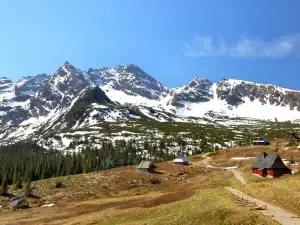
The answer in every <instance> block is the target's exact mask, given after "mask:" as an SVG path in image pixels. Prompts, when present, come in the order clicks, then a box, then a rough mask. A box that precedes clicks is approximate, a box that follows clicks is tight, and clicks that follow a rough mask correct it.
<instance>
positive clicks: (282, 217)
mask: <svg viewBox="0 0 300 225" xmlns="http://www.w3.org/2000/svg"><path fill="white" fill-rule="evenodd" d="M225 189H226V190H228V191H229V192H230V193H231V194H233V195H235V196H237V197H238V198H242V199H245V200H247V201H249V202H251V203H255V205H257V206H258V207H264V206H266V210H262V213H264V214H265V215H267V216H272V217H273V218H274V219H275V220H276V221H278V222H279V223H281V224H282V225H298V224H299V225H300V219H299V218H298V217H297V215H295V214H293V213H290V212H288V211H286V210H284V209H281V208H279V207H276V206H273V205H271V204H269V203H266V202H264V201H261V200H258V199H255V198H252V197H250V196H248V195H246V194H244V193H242V192H241V191H239V190H236V189H234V188H232V187H226V188H225Z"/></svg>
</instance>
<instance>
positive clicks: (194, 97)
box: [174, 77, 213, 103]
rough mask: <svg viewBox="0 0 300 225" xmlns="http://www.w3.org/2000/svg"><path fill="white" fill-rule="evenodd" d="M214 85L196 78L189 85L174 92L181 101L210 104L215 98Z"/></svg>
mask: <svg viewBox="0 0 300 225" xmlns="http://www.w3.org/2000/svg"><path fill="white" fill-rule="evenodd" d="M212 85H213V83H212V82H210V81H209V80H207V79H203V78H199V77H196V78H195V79H194V80H192V81H191V82H190V83H189V84H188V85H185V86H183V87H182V88H176V89H174V91H175V92H176V93H177V98H178V100H179V101H186V102H193V103H195V102H208V101H210V100H211V99H212V98H213V92H212V90H211V88H212Z"/></svg>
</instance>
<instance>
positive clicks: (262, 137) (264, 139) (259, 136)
mask: <svg viewBox="0 0 300 225" xmlns="http://www.w3.org/2000/svg"><path fill="white" fill-rule="evenodd" d="M255 138H261V139H262V140H263V141H265V142H269V141H268V139H267V138H265V137H264V136H261V135H257V136H255V137H254V139H253V141H255Z"/></svg>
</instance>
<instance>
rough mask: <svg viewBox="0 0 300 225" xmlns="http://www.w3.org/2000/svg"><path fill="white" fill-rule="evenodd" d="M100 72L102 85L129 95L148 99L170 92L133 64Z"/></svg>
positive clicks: (106, 88)
mask: <svg viewBox="0 0 300 225" xmlns="http://www.w3.org/2000/svg"><path fill="white" fill-rule="evenodd" d="M99 72H100V77H101V87H103V88H104V90H107V91H109V90H110V89H114V90H118V91H123V92H125V93H126V94H128V95H133V96H142V97H145V98H148V99H156V100H158V99H160V98H161V97H162V96H166V95H167V94H168V92H169V90H168V88H166V87H165V86H164V85H163V84H162V83H160V82H159V81H157V80H156V79H154V78H153V77H152V76H150V75H148V74H147V73H146V72H144V71H143V70H142V69H140V68H139V67H138V66H135V65H133V64H129V65H120V66H117V67H116V68H112V69H103V70H101V71H99Z"/></svg>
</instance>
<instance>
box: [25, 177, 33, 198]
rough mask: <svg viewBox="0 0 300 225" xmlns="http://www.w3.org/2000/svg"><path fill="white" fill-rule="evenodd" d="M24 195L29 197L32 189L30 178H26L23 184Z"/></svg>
mask: <svg viewBox="0 0 300 225" xmlns="http://www.w3.org/2000/svg"><path fill="white" fill-rule="evenodd" d="M24 196H25V197H31V196H32V191H31V180H28V181H27V182H26V183H25V185H24Z"/></svg>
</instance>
